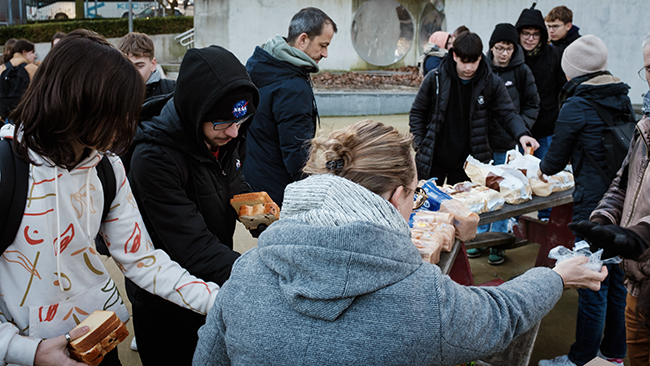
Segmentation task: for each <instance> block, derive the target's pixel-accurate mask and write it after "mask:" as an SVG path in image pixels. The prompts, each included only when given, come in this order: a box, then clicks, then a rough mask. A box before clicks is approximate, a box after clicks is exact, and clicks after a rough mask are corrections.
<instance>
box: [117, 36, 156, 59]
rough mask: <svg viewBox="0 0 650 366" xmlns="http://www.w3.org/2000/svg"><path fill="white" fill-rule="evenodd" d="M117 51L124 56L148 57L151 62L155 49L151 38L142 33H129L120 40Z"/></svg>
mask: <svg viewBox="0 0 650 366" xmlns="http://www.w3.org/2000/svg"><path fill="white" fill-rule="evenodd" d="M117 49H119V50H120V51H122V53H123V54H124V55H125V56H126V57H129V56H135V57H148V58H149V60H153V58H154V51H155V47H154V45H153V40H152V39H151V37H149V36H148V35H146V34H144V33H138V32H131V33H128V34H127V35H125V36H124V37H122V39H120V43H119V44H118V45H117Z"/></svg>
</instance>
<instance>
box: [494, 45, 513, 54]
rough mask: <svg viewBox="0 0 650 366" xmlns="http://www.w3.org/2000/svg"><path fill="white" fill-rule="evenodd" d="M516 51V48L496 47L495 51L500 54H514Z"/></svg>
mask: <svg viewBox="0 0 650 366" xmlns="http://www.w3.org/2000/svg"><path fill="white" fill-rule="evenodd" d="M514 50H515V48H514V47H508V48H503V47H500V46H494V51H495V52H498V53H504V52H505V53H510V52H512V51H514Z"/></svg>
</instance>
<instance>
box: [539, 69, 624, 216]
mask: <svg viewBox="0 0 650 366" xmlns="http://www.w3.org/2000/svg"><path fill="white" fill-rule="evenodd" d="M629 89H630V87H629V86H628V85H627V84H625V83H623V82H621V80H620V79H618V78H615V77H613V76H611V75H601V76H597V77H595V78H593V79H591V80H588V81H586V82H584V83H582V84H580V85H579V86H578V87H577V88H576V90H575V93H574V94H573V96H572V97H570V98H568V99H567V100H566V102H565V103H564V105H563V106H562V110H561V111H560V116H559V118H558V120H557V124H556V126H555V136H554V137H553V142H552V143H551V147H550V148H549V150H548V152H547V153H546V156H544V159H542V161H541V163H540V164H539V168H540V170H541V171H542V173H544V174H547V175H552V174H556V173H558V172H559V171H561V170H562V169H564V167H565V166H566V165H567V163H569V161H570V162H571V165H572V166H573V168H574V169H576V167H577V166H578V165H579V164H580V161H581V160H582V159H583V154H582V149H581V148H580V146H583V147H584V148H585V150H587V151H588V152H589V153H590V154H591V156H592V157H593V158H594V159H595V160H596V161H597V162H598V164H599V165H600V167H601V168H602V169H603V170H605V171H607V160H606V157H605V148H604V146H603V142H602V130H603V128H605V127H606V126H607V125H606V124H605V122H604V121H603V120H602V119H601V118H600V117H599V116H598V113H596V111H595V110H594V109H593V108H592V107H591V105H590V104H589V102H588V101H587V100H591V101H593V102H595V103H597V104H599V105H602V106H603V107H605V108H606V110H608V111H616V110H618V111H622V112H627V113H632V115H634V114H633V113H634V112H633V109H632V103H631V102H630V98H629V97H628V96H627V93H628V91H629ZM609 184H610V182H609V181H604V180H603V178H602V177H601V176H600V174H598V171H597V170H596V168H595V167H593V166H592V165H591V164H590V163H589V161H588V160H584V161H583V162H582V168H581V169H580V172H579V174H578V175H577V176H576V177H575V190H574V191H573V221H574V222H577V221H580V220H588V219H589V214H590V213H591V211H593V210H594V209H595V208H596V206H597V205H598V201H600V199H601V198H602V197H603V194H604V193H605V192H606V191H607V188H608V187H609Z"/></svg>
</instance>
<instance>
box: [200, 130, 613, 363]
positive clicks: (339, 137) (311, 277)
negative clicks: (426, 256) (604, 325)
mask: <svg viewBox="0 0 650 366" xmlns="http://www.w3.org/2000/svg"><path fill="white" fill-rule="evenodd" d="M311 146H312V149H311V152H310V157H309V160H308V162H307V164H306V166H305V168H304V171H305V173H307V174H311V176H310V177H308V178H306V179H304V180H301V181H298V182H295V183H292V184H290V185H288V186H287V188H286V190H285V195H284V202H283V205H282V212H281V215H280V220H279V221H277V222H275V223H273V224H272V225H270V226H269V227H268V229H266V230H265V231H264V233H262V234H261V235H260V237H259V240H258V247H257V248H254V249H252V250H250V251H248V252H246V253H245V254H243V255H242V256H241V257H239V259H238V260H237V262H235V264H234V265H233V267H232V272H231V275H230V279H229V280H228V281H227V282H226V283H225V284H224V285H223V287H222V288H221V290H220V291H219V294H218V295H217V299H216V301H215V304H214V307H213V308H212V309H211V310H210V312H209V314H208V317H207V321H206V324H205V325H204V326H203V327H201V329H200V330H199V343H198V346H197V349H196V352H195V354H194V361H193V362H194V365H197V366H198V365H200V366H205V365H217V364H218V365H229V364H231V363H232V364H234V365H259V364H268V365H365V364H375V365H398V364H399V365H456V364H460V363H464V362H468V361H472V360H476V359H477V358H479V357H481V356H483V355H488V354H492V353H495V352H497V351H499V350H500V349H503V348H505V347H506V346H507V345H508V344H509V343H510V342H511V341H512V340H513V339H514V338H515V337H517V336H518V335H520V334H522V333H523V332H525V331H527V330H528V329H530V328H531V327H532V326H533V325H535V324H536V323H537V322H539V321H540V320H541V319H542V317H543V316H544V315H546V314H547V313H548V312H549V311H550V310H551V309H552V308H553V306H554V305H555V303H556V302H557V301H558V300H559V299H560V296H561V294H562V289H563V288H576V287H589V288H591V289H598V288H599V287H600V281H602V279H603V278H605V276H606V275H607V271H606V270H603V273H599V272H596V271H591V270H588V269H586V268H584V267H582V266H580V264H583V263H586V262H587V258H586V257H582V258H577V257H576V258H573V259H569V260H566V261H563V262H561V263H559V264H558V265H557V266H556V267H555V268H554V269H550V268H533V269H531V270H529V271H528V272H526V273H524V274H522V275H521V276H518V277H516V278H515V279H513V280H510V281H508V282H506V283H505V284H503V285H501V286H498V287H490V288H488V287H465V286H461V285H459V284H457V283H455V282H454V281H452V280H451V279H450V278H449V277H448V276H446V275H443V274H442V273H441V271H440V268H439V267H438V266H435V265H432V264H430V263H426V262H423V261H422V257H421V256H420V254H419V253H418V250H417V248H416V247H415V245H413V242H412V241H411V233H410V230H409V227H408V224H407V219H408V218H409V215H410V214H411V211H412V210H413V208H415V206H417V205H415V203H418V202H423V200H422V198H423V197H424V196H423V193H422V191H421V190H420V189H418V188H417V183H418V181H417V174H416V168H415V160H414V158H413V153H412V146H413V145H412V140H411V138H410V136H404V135H401V134H400V133H399V132H398V131H397V130H396V129H394V128H393V127H389V126H386V125H383V124H381V123H377V122H373V121H369V120H366V121H361V122H358V123H356V124H354V125H352V126H350V127H348V128H345V129H343V130H338V131H334V132H333V133H332V134H330V136H329V137H324V138H316V139H314V140H312V145H311ZM414 198H417V200H414Z"/></svg>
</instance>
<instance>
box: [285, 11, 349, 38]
mask: <svg viewBox="0 0 650 366" xmlns="http://www.w3.org/2000/svg"><path fill="white" fill-rule="evenodd" d="M325 24H330V25H331V26H332V28H334V33H336V32H338V28H337V27H336V23H334V21H333V20H332V18H330V17H329V16H328V15H327V14H325V12H324V11H322V10H320V9H318V8H304V9H301V10H300V11H299V12H297V13H296V14H295V15H294V16H293V18H291V23H289V35H288V36H287V43H289V44H290V45H292V44H293V43H294V42H295V41H296V39H298V36H300V35H301V34H303V33H307V36H308V37H309V39H310V40H311V39H314V37H316V36H320V35H321V34H322V33H323V28H325Z"/></svg>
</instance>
